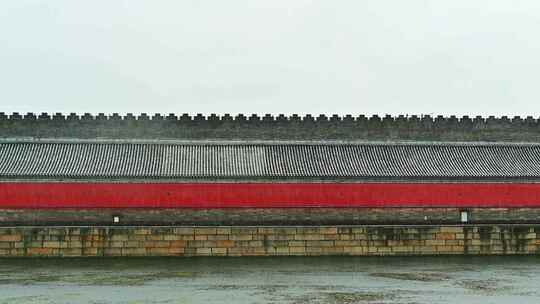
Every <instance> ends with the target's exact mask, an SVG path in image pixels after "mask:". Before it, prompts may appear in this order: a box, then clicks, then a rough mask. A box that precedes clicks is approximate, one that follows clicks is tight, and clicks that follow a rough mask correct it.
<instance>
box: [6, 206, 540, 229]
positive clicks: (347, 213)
mask: <svg viewBox="0 0 540 304" xmlns="http://www.w3.org/2000/svg"><path fill="white" fill-rule="evenodd" d="M460 211H461V209H460V208H222V209H220V208H212V209H204V208H199V209H193V208H176V209H167V208H162V209H146V208H127V209H114V208H111V209H109V208H107V209H32V210H31V212H29V210H28V209H0V226H20V225H24V226H54V225H61V226H68V225H73V226H91V225H110V224H112V221H113V217H114V216H119V217H120V220H121V222H120V224H121V225H124V226H127V225H134V226H135V225H159V226H163V225H168V226H191V225H193V226H198V225H203V226H246V225H248V226H249V225H251V226H256V225H279V226H301V225H304V226H308V225H309V226H311V225H374V224H377V225H388V224H394V225H410V224H423V225H425V224H430V225H441V224H459V223H460ZM467 211H468V212H469V218H468V220H469V223H472V224H515V223H520V224H525V223H529V224H540V208H469V209H467Z"/></svg>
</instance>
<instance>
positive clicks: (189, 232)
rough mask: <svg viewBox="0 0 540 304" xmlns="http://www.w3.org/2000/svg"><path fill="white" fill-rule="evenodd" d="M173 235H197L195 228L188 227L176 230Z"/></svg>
mask: <svg viewBox="0 0 540 304" xmlns="http://www.w3.org/2000/svg"><path fill="white" fill-rule="evenodd" d="M173 233H174V234H181V235H192V234H194V233H195V228H188V227H180V228H174V229H173Z"/></svg>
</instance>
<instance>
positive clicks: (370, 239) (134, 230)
mask: <svg viewBox="0 0 540 304" xmlns="http://www.w3.org/2000/svg"><path fill="white" fill-rule="evenodd" d="M538 253H540V226H533V225H529V226H518V225H507V226H505V225H469V226H446V225H439V226H425V225H423V226H407V227H403V226H317V227H313V226H311V227H302V226H277V227H264V226H249V227H234V226H233V227H231V226H220V227H201V226H198V227H189V226H176V227H159V228H157V227H99V226H94V227H55V228H50V227H49V228H47V227H14V228H0V256H3V257H29V256H38V257H39V256H45V257H57V256H60V257H81V256H85V257H103V256H275V255H280V256H312V255H359V256H373V255H375V256H386V255H401V256H403V255H454V254H459V255H480V254H495V255H502V254H523V255H524V254H538Z"/></svg>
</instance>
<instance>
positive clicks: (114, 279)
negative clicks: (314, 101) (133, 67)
mask: <svg viewBox="0 0 540 304" xmlns="http://www.w3.org/2000/svg"><path fill="white" fill-rule="evenodd" d="M539 282H540V257H511V256H510V257H407V258H396V257H382V258H371V257H369V258H366V257H354V258H353V257H309V258H308V257H283V258H276V257H264V258H105V259H93V258H92V259H0V304H3V303H10V304H17V303H19V304H21V303H66V304H67V303H69V304H76V303H94V304H98V303H100V304H101V303H103V304H105V303H122V304H128V303H129V304H135V303H160V304H161V303H163V304H164V303H178V304H180V303H239V304H242V303H295V304H308V303H315V304H318V303H331V304H352V303H410V304H416V303H482V304H484V303H520V304H524V303H540V284H539Z"/></svg>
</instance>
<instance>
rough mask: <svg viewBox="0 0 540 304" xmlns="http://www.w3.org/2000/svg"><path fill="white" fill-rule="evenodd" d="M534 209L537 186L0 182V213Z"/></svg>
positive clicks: (537, 200)
mask: <svg viewBox="0 0 540 304" xmlns="http://www.w3.org/2000/svg"><path fill="white" fill-rule="evenodd" d="M72 207H81V208H82V207H84V208H126V207H128V208H129V207H137V208H140V207H143V208H155V207H167V208H182V207H186V208H187V207H189V208H198V207H200V208H227V207H260V208H273V207H540V184H532V183H522V184H504V183H437V184H433V183H49V182H47V183H26V182H25V183H18V182H17V183H11V182H7V183H0V208H72Z"/></svg>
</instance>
